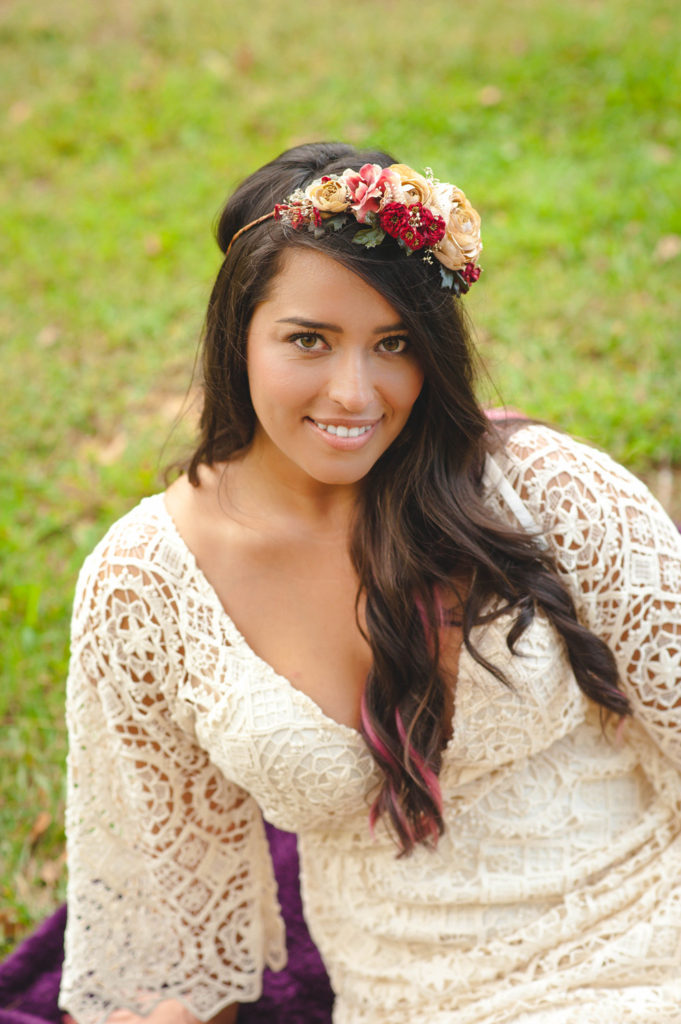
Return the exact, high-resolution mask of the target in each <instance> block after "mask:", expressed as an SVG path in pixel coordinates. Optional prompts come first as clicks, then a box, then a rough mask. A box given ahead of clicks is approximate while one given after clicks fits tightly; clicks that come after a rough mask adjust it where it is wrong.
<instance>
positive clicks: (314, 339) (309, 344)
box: [289, 334, 324, 352]
mask: <svg viewBox="0 0 681 1024" xmlns="http://www.w3.org/2000/svg"><path fill="white" fill-rule="evenodd" d="M289 341H291V342H293V344H294V345H295V346H296V348H300V349H302V350H303V352H318V351H319V350H320V349H321V348H322V346H323V345H324V339H323V338H322V336H321V334H292V335H291V337H290V338H289Z"/></svg>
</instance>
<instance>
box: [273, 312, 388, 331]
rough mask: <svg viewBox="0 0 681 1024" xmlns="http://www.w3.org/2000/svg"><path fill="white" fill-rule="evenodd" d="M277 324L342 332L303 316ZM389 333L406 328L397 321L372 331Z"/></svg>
mask: <svg viewBox="0 0 681 1024" xmlns="http://www.w3.org/2000/svg"><path fill="white" fill-rule="evenodd" d="M277 323H278V324H295V325H296V326H298V327H308V328H309V329H310V330H317V331H319V330H322V331H335V332H336V333H337V334H341V333H342V331H343V328H342V327H339V326H338V325H337V324H327V323H324V322H323V321H321V320H308V319H307V318H306V317H304V316H285V317H282V318H281V320H277ZM390 331H406V327H405V326H404V324H403V323H401V322H400V321H398V322H397V323H396V324H387V325H386V326H385V327H375V328H374V330H373V333H374V334H388V333H389V332H390Z"/></svg>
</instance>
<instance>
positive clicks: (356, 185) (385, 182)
mask: <svg viewBox="0 0 681 1024" xmlns="http://www.w3.org/2000/svg"><path fill="white" fill-rule="evenodd" d="M343 178H344V180H345V183H346V185H347V186H348V189H349V191H350V197H351V200H352V209H353V212H354V214H355V218H356V219H357V221H358V222H359V223H360V224H364V222H365V220H366V215H367V213H377V212H378V209H379V206H380V203H381V199H382V198H383V195H384V193H385V191H386V186H389V185H396V184H399V178H398V177H397V175H396V174H395V172H394V171H391V170H390V168H389V167H379V165H378V164H364V166H363V167H360V169H359V171H352V170H350V169H349V168H348V169H347V170H346V171H343Z"/></svg>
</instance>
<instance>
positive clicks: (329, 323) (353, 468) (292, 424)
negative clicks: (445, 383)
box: [247, 249, 423, 485]
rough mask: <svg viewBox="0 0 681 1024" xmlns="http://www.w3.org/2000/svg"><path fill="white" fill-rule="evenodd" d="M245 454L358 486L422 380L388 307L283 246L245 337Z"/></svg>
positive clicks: (349, 275)
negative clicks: (250, 416) (249, 413)
mask: <svg viewBox="0 0 681 1024" xmlns="http://www.w3.org/2000/svg"><path fill="white" fill-rule="evenodd" d="M247 354H248V379H249V385H250V392H251V401H252V403H253V408H254V410H255V414H256V417H257V423H256V429H255V435H254V439H253V445H252V447H251V449H250V451H251V452H257V453H258V454H259V456H260V457H261V458H263V457H264V458H266V459H271V460H274V462H273V463H272V465H273V466H275V467H276V470H277V472H278V473H281V472H282V471H284V472H285V473H290V474H292V476H293V477H294V478H298V479H300V480H302V481H306V482H309V481H310V480H314V481H316V482H318V483H322V484H329V485H348V484H355V483H357V482H358V481H360V480H361V479H362V478H363V477H364V476H366V474H367V473H368V472H369V470H370V469H371V467H372V466H373V465H374V463H375V462H376V461H377V459H378V458H379V457H380V456H381V455H382V454H383V452H385V450H386V449H387V448H388V446H389V445H390V444H392V442H393V441H394V440H395V438H396V437H397V435H398V434H399V433H400V431H401V430H402V428H403V427H404V425H405V423H406V422H407V419H408V418H409V414H410V412H411V410H412V406H413V405H414V402H415V401H416V399H417V397H418V395H419V393H420V391H421V387H422V384H423V373H422V371H421V368H420V366H419V364H418V361H417V360H416V357H415V355H414V353H413V352H412V351H411V348H410V345H409V338H408V336H407V333H406V330H405V328H404V325H403V324H401V323H400V318H399V316H398V314H397V313H396V312H395V310H394V309H393V307H392V306H391V305H390V303H389V302H388V301H387V300H386V299H385V298H383V296H382V295H380V294H379V293H378V292H377V291H376V290H375V289H374V288H372V287H371V286H370V285H368V284H367V283H366V282H365V281H363V280H362V279H361V278H359V277H358V276H357V275H356V274H354V273H353V272H352V271H351V270H348V269H347V268H346V267H344V266H342V265H341V264H340V263H337V262H336V261H335V260H333V259H331V258H330V257H329V256H326V255H324V254H323V253H317V252H314V251H311V250H309V249H289V250H287V251H286V252H285V254H284V256H283V258H282V264H281V269H280V271H279V273H278V274H277V275H276V277H275V278H274V279H273V281H272V283H271V286H270V290H269V294H268V297H267V299H266V300H265V301H264V302H262V303H260V304H259V305H258V306H257V307H256V309H255V312H254V314H253V317H252V320H251V323H250V327H249V331H248V347H247Z"/></svg>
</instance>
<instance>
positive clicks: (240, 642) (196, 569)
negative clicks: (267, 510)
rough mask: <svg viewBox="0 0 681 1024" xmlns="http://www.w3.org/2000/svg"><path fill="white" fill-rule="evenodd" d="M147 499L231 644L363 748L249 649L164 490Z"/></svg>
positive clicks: (355, 734)
mask: <svg viewBox="0 0 681 1024" xmlns="http://www.w3.org/2000/svg"><path fill="white" fill-rule="evenodd" d="M147 501H156V503H157V504H158V506H160V509H161V516H162V518H163V519H164V520H165V524H166V527H167V529H168V531H169V533H170V534H171V536H172V538H173V540H174V541H175V542H176V543H177V544H179V545H180V546H181V548H182V552H183V555H184V558H185V561H186V564H187V566H188V568H189V570H190V572H191V573H192V575H193V576H194V578H195V579H196V580H197V581H198V583H199V584H200V586H201V589H202V590H203V592H204V593H205V595H206V597H207V598H208V599H209V600H210V602H211V604H212V605H213V606H214V607H215V608H217V610H218V611H219V612H220V615H221V617H222V619H223V620H224V622H225V624H226V626H227V629H226V632H227V634H228V639H229V642H230V643H231V644H233V645H234V646H235V647H238V648H240V649H241V650H242V651H244V652H245V653H246V654H247V655H248V656H249V657H250V658H251V659H252V660H253V661H254V662H255V664H257V665H258V666H259V668H260V670H261V671H262V672H265V673H266V674H267V675H268V676H269V677H270V678H271V679H273V680H275V681H276V682H278V683H279V684H283V685H284V686H285V687H286V689H287V691H288V692H289V693H290V694H291V695H292V698H293V699H294V700H296V701H297V702H298V703H299V704H301V705H302V706H303V707H304V708H306V709H308V710H311V711H312V713H313V714H314V715H315V717H316V718H317V719H319V720H320V721H321V722H322V723H323V724H325V725H326V726H327V727H328V728H335V729H338V730H339V731H340V732H342V733H344V734H345V735H346V736H350V737H352V739H353V741H354V742H356V743H358V742H359V743H361V744H362V746H363V747H364V749H368V748H367V747H366V743H365V741H364V737H363V736H362V733H361V732H360V731H359V729H355V728H354V726H352V725H346V724H345V722H339V721H338V720H337V719H336V718H332V717H331V715H328V714H327V713H326V712H325V711H324V710H323V708H322V707H321V706H320V705H319V704H318V703H317V701H316V700H314V699H313V698H312V697H310V695H309V694H308V693H306V692H305V691H304V690H301V689H300V687H298V686H294V684H293V683H292V682H291V680H290V679H288V678H287V676H284V675H282V674H281V672H277V670H276V669H275V668H274V666H273V665H271V664H270V663H269V662H268V661H265V659H264V658H261V657H260V655H259V654H258V653H257V652H256V651H254V650H253V648H252V647H251V645H250V644H249V643H248V641H247V640H246V638H245V637H244V636H243V634H242V633H241V632H240V631H239V630H238V629H237V627H236V625H235V623H234V619H233V618H232V617H231V615H230V614H229V612H228V611H227V609H226V608H225V606H224V604H223V603H222V601H221V600H220V597H219V595H218V592H217V591H216V589H215V587H214V586H213V585H212V583H211V582H210V581H209V579H208V577H207V576H206V574H205V573H204V572H203V570H202V569H201V567H200V565H199V564H198V562H197V560H196V556H195V554H194V552H193V551H192V550H191V548H190V547H189V545H188V544H187V542H186V540H185V539H184V537H183V536H182V534H181V533H180V531H179V529H178V527H177V524H176V523H175V520H174V519H173V517H172V515H171V513H170V510H169V509H168V506H167V505H166V502H165V492H163V491H162V492H160V493H159V494H155V495H153V496H152V497H150V498H148V499H147Z"/></svg>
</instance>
